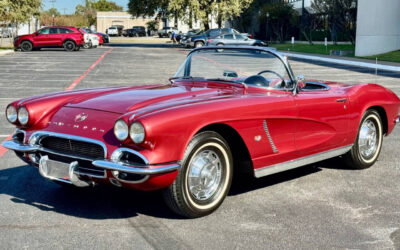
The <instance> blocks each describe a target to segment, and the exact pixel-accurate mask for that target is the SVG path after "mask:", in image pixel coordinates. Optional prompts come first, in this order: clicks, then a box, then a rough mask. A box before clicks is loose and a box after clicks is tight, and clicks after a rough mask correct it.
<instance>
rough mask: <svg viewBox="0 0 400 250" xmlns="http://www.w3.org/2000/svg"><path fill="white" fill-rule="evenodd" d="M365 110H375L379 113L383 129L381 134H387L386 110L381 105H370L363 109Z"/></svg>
mask: <svg viewBox="0 0 400 250" xmlns="http://www.w3.org/2000/svg"><path fill="white" fill-rule="evenodd" d="M367 110H375V111H376V112H378V114H379V116H380V118H381V121H382V126H383V131H382V132H383V134H387V132H388V118H387V114H386V110H385V109H384V108H383V107H381V106H371V107H369V108H367V109H366V110H365V112H366V111H367ZM365 112H364V113H365Z"/></svg>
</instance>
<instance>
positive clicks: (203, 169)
mask: <svg viewBox="0 0 400 250" xmlns="http://www.w3.org/2000/svg"><path fill="white" fill-rule="evenodd" d="M232 172H233V162H232V155H231V151H230V149H229V146H228V144H227V142H226V141H225V140H224V138H222V137H221V136H220V135H219V134H218V133H215V132H211V131H207V132H202V133H199V134H197V135H196V136H195V137H193V139H192V140H191V141H190V143H189V145H188V147H187V148H186V151H185V156H184V160H183V162H182V166H181V169H180V170H179V173H178V176H177V177H176V179H175V182H174V183H173V184H172V185H171V186H170V187H169V188H168V189H166V190H164V199H165V201H166V203H167V205H168V206H169V207H170V208H171V209H172V210H173V211H174V212H176V213H178V214H180V215H182V216H185V217H189V218H196V217H201V216H205V215H207V214H210V213H212V212H213V211H215V210H216V209H217V208H218V207H219V206H220V205H221V204H222V202H223V200H224V199H225V197H226V195H227V193H228V191H229V188H230V185H231V182H232Z"/></svg>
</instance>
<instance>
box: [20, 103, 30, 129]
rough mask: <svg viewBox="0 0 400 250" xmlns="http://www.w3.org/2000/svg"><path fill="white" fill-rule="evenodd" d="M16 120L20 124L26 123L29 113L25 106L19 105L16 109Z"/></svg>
mask: <svg viewBox="0 0 400 250" xmlns="http://www.w3.org/2000/svg"><path fill="white" fill-rule="evenodd" d="M18 121H19V123H21V125H26V124H27V123H28V121H29V113H28V110H27V109H26V108H25V107H21V108H19V110H18Z"/></svg>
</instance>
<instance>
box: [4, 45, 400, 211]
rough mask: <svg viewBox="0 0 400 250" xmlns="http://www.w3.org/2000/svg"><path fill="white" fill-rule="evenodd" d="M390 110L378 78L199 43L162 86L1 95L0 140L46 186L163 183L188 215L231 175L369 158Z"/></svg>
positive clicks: (220, 195)
mask: <svg viewBox="0 0 400 250" xmlns="http://www.w3.org/2000/svg"><path fill="white" fill-rule="evenodd" d="M399 112H400V100H399V98H398V97H397V96H396V95H395V94H394V93H393V92H392V91H390V90H388V89H385V88H383V87H381V86H379V85H375V84H359V85H347V84H341V83H336V82H321V81H305V80H304V77H302V76H299V77H297V78H295V77H294V75H293V72H292V70H291V68H290V66H289V64H288V62H287V60H286V58H284V57H282V56H281V55H280V54H279V53H277V52H276V51H274V50H271V49H268V48H261V47H207V48H199V49H195V50H193V51H192V52H191V53H190V54H189V55H188V57H187V59H186V60H185V62H184V63H183V65H182V66H181V68H180V69H179V70H178V72H177V73H176V75H175V77H173V78H171V79H170V82H169V84H166V85H145V86H132V87H118V88H99V89H86V90H78V91H69V92H61V93H53V94H47V95H41V96H36V97H32V98H26V99H22V100H19V101H15V102H12V103H11V104H10V105H8V107H7V110H6V116H7V119H8V121H9V122H10V123H12V124H14V125H15V126H16V127H17V130H16V132H15V134H14V136H13V139H12V140H10V141H5V142H4V143H3V146H4V147H6V148H8V149H11V150H14V151H15V152H16V154H17V156H19V157H20V158H21V159H22V160H24V161H25V162H27V163H29V164H31V165H34V166H36V167H38V170H39V172H40V174H41V175H42V176H44V177H45V178H47V179H50V180H53V181H55V182H62V183H69V184H72V185H75V186H78V187H85V186H90V185H94V184H112V185H115V186H118V187H124V188H133V189H140V190H146V191H150V190H157V189H162V190H163V193H164V197H165V200H166V203H167V204H168V206H169V207H170V208H171V209H172V210H173V211H175V212H177V213H178V214H180V215H182V216H185V217H190V218H193V217H199V216H204V215H207V214H209V213H211V212H213V211H214V210H216V209H217V208H218V207H219V206H220V205H221V203H222V202H223V200H224V198H225V197H226V195H227V193H228V191H229V188H230V185H231V181H232V176H233V173H234V172H238V173H240V172H241V171H245V170H247V171H248V170H250V171H252V172H253V173H254V175H255V177H262V176H266V175H271V174H274V173H278V172H281V171H285V170H288V169H293V168H297V167H300V166H304V165H307V164H310V163H313V162H317V161H321V160H325V159H328V158H332V157H337V156H342V158H343V159H344V160H345V161H344V162H346V163H347V164H348V165H349V166H351V167H353V168H356V169H362V168H367V167H370V166H372V165H373V164H374V163H375V162H376V160H377V158H378V156H379V153H380V151H381V148H382V137H383V136H384V135H389V134H390V133H391V132H392V130H393V129H394V127H395V124H396V123H399V122H400V120H399V119H400V118H399Z"/></svg>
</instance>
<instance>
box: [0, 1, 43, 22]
mask: <svg viewBox="0 0 400 250" xmlns="http://www.w3.org/2000/svg"><path fill="white" fill-rule="evenodd" d="M41 5H42V1H41V0H2V1H0V21H1V22H2V23H3V24H4V25H5V26H7V25H9V24H15V25H17V27H18V24H20V23H26V22H28V21H29V20H30V19H31V18H32V17H33V16H39V14H40V8H41Z"/></svg>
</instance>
